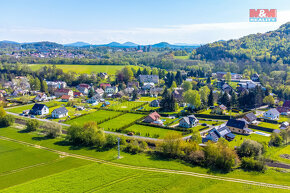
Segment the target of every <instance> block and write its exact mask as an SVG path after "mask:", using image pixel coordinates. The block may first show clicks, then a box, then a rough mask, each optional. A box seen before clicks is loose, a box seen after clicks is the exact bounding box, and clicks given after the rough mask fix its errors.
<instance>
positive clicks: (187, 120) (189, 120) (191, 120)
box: [179, 115, 198, 128]
mask: <svg viewBox="0 0 290 193" xmlns="http://www.w3.org/2000/svg"><path fill="white" fill-rule="evenodd" d="M197 122H198V119H197V118H196V117H195V116H194V115H189V116H187V117H182V118H181V119H180V121H179V127H184V128H191V127H193V126H194V125H195V124H196V123H197Z"/></svg>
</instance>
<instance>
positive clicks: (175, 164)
mask: <svg viewBox="0 0 290 193" xmlns="http://www.w3.org/2000/svg"><path fill="white" fill-rule="evenodd" d="M17 131H18V130H17V129H15V128H12V127H10V128H2V129H0V136H6V137H9V138H14V139H18V140H21V141H26V142H29V143H34V144H38V145H41V146H44V147H49V148H53V149H57V150H60V151H65V152H69V153H75V154H80V155H86V156H91V157H96V158H100V159H104V160H110V161H112V162H118V163H123V164H129V165H136V166H147V167H154V168H167V169H172V170H183V171H191V172H198V173H210V174H214V175H218V176H224V177H233V178H239V179H246V180H252V181H260V182H267V183H275V184H284V185H288V186H289V185H290V173H289V172H288V173H287V172H284V171H285V170H283V171H281V170H274V169H271V168H269V169H268V170H267V171H266V172H265V173H256V172H245V171H243V170H240V169H236V170H234V171H232V172H230V173H226V174H222V173H219V172H213V173H212V171H211V170H210V169H207V168H201V167H198V166H193V165H190V164H184V163H183V162H182V161H179V160H175V159H162V158H158V157H154V156H151V155H148V154H136V155H131V154H127V153H124V152H121V156H123V158H122V159H116V156H117V150H116V149H110V150H105V151H96V150H95V149H92V148H80V147H78V148H76V147H72V146H69V145H68V144H67V143H66V142H64V141H63V139H62V138H58V139H46V140H40V139H41V138H42V136H41V135H39V134H38V133H35V132H33V133H19V132H17ZM138 172H139V171H138ZM94 173H95V174H96V175H97V174H100V173H102V172H94ZM83 175H84V176H86V174H85V173H83ZM160 175H161V174H160ZM54 177H56V176H54ZM74 177H76V178H77V176H72V177H69V178H67V179H71V180H73V178H74ZM178 177H179V178H183V177H182V176H181V175H180V176H178ZM194 179H195V180H196V181H197V183H198V184H197V186H198V187H199V188H203V187H204V186H206V187H207V185H205V184H204V183H206V182H203V181H199V179H200V178H194ZM63 180H65V181H67V180H66V179H63ZM100 180H101V179H100ZM184 180H188V178H185V179H184ZM184 180H183V185H185V184H187V182H185V181H184ZM61 181H62V180H56V183H59V182H61ZM92 181H94V180H92ZM160 181H163V180H157V179H156V182H155V181H154V183H153V184H155V183H158V182H160ZM206 181H209V179H206ZM218 182H219V181H218V180H215V181H214V182H213V183H214V184H215V183H218ZM77 183H78V182H77ZM96 183H97V182H96ZM139 183H141V181H139V182H137V183H136V184H137V185H138V184H139ZM142 183H143V181H142ZM221 183H222V184H225V183H226V182H223V181H221ZM53 184H54V183H53ZM81 184H84V183H81ZM136 184H135V185H136ZM175 184H176V182H172V183H171V185H172V186H174V185H175ZM237 184H238V183H233V182H232V183H231V184H230V185H229V188H230V187H232V186H236V185H237ZM135 185H134V186H133V187H135ZM189 185H191V188H194V187H195V186H194V185H193V184H192V183H189ZM67 186H72V185H64V187H67ZM130 187H132V186H130ZM243 187H246V188H247V191H250V190H251V188H250V186H247V185H243ZM48 188H49V187H48ZM175 188H179V186H176V187H175ZM180 188H181V187H180ZM215 188H216V186H215ZM224 188H228V186H221V187H220V189H216V191H222V190H223V191H224V190H225V189H224ZM257 188H258V189H257V190H260V188H261V187H257ZM141 190H142V189H140V191H141ZM268 190H269V191H270V192H273V191H274V190H271V189H268ZM176 191H177V192H180V191H182V190H179V189H177V190H176ZM235 191H239V189H237V190H235ZM243 191H244V190H243ZM276 191H278V190H276ZM38 192H42V191H38ZM48 192H50V191H49V190H48ZM109 192H110V191H109ZM113 192H114V191H113ZM125 192H126V191H125ZM187 192H191V191H190V190H188V191H187ZM205 192H207V191H206V190H205ZM229 192H234V190H231V191H229Z"/></svg>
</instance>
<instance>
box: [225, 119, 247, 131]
mask: <svg viewBox="0 0 290 193" xmlns="http://www.w3.org/2000/svg"><path fill="white" fill-rule="evenodd" d="M226 126H229V127H234V128H238V129H244V128H245V126H246V123H245V122H244V121H241V120H236V119H230V120H228V122H227V124H226Z"/></svg>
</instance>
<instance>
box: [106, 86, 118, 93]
mask: <svg viewBox="0 0 290 193" xmlns="http://www.w3.org/2000/svg"><path fill="white" fill-rule="evenodd" d="M117 92H118V87H116V86H107V87H106V89H105V93H106V94H116V93H117Z"/></svg>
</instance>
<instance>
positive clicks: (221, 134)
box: [203, 125, 235, 142]
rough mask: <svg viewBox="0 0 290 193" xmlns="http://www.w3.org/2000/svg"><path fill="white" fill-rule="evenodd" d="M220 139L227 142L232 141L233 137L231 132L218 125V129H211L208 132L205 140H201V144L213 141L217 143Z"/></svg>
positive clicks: (225, 127)
mask: <svg viewBox="0 0 290 193" xmlns="http://www.w3.org/2000/svg"><path fill="white" fill-rule="evenodd" d="M220 138H225V139H226V140H228V141H232V140H234V139H235V135H234V134H233V133H232V132H231V130H230V129H229V128H228V127H227V126H225V125H220V126H219V127H218V128H213V129H212V130H210V131H209V132H208V134H207V136H206V137H205V138H203V142H207V141H213V142H218V140H219V139H220Z"/></svg>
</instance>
